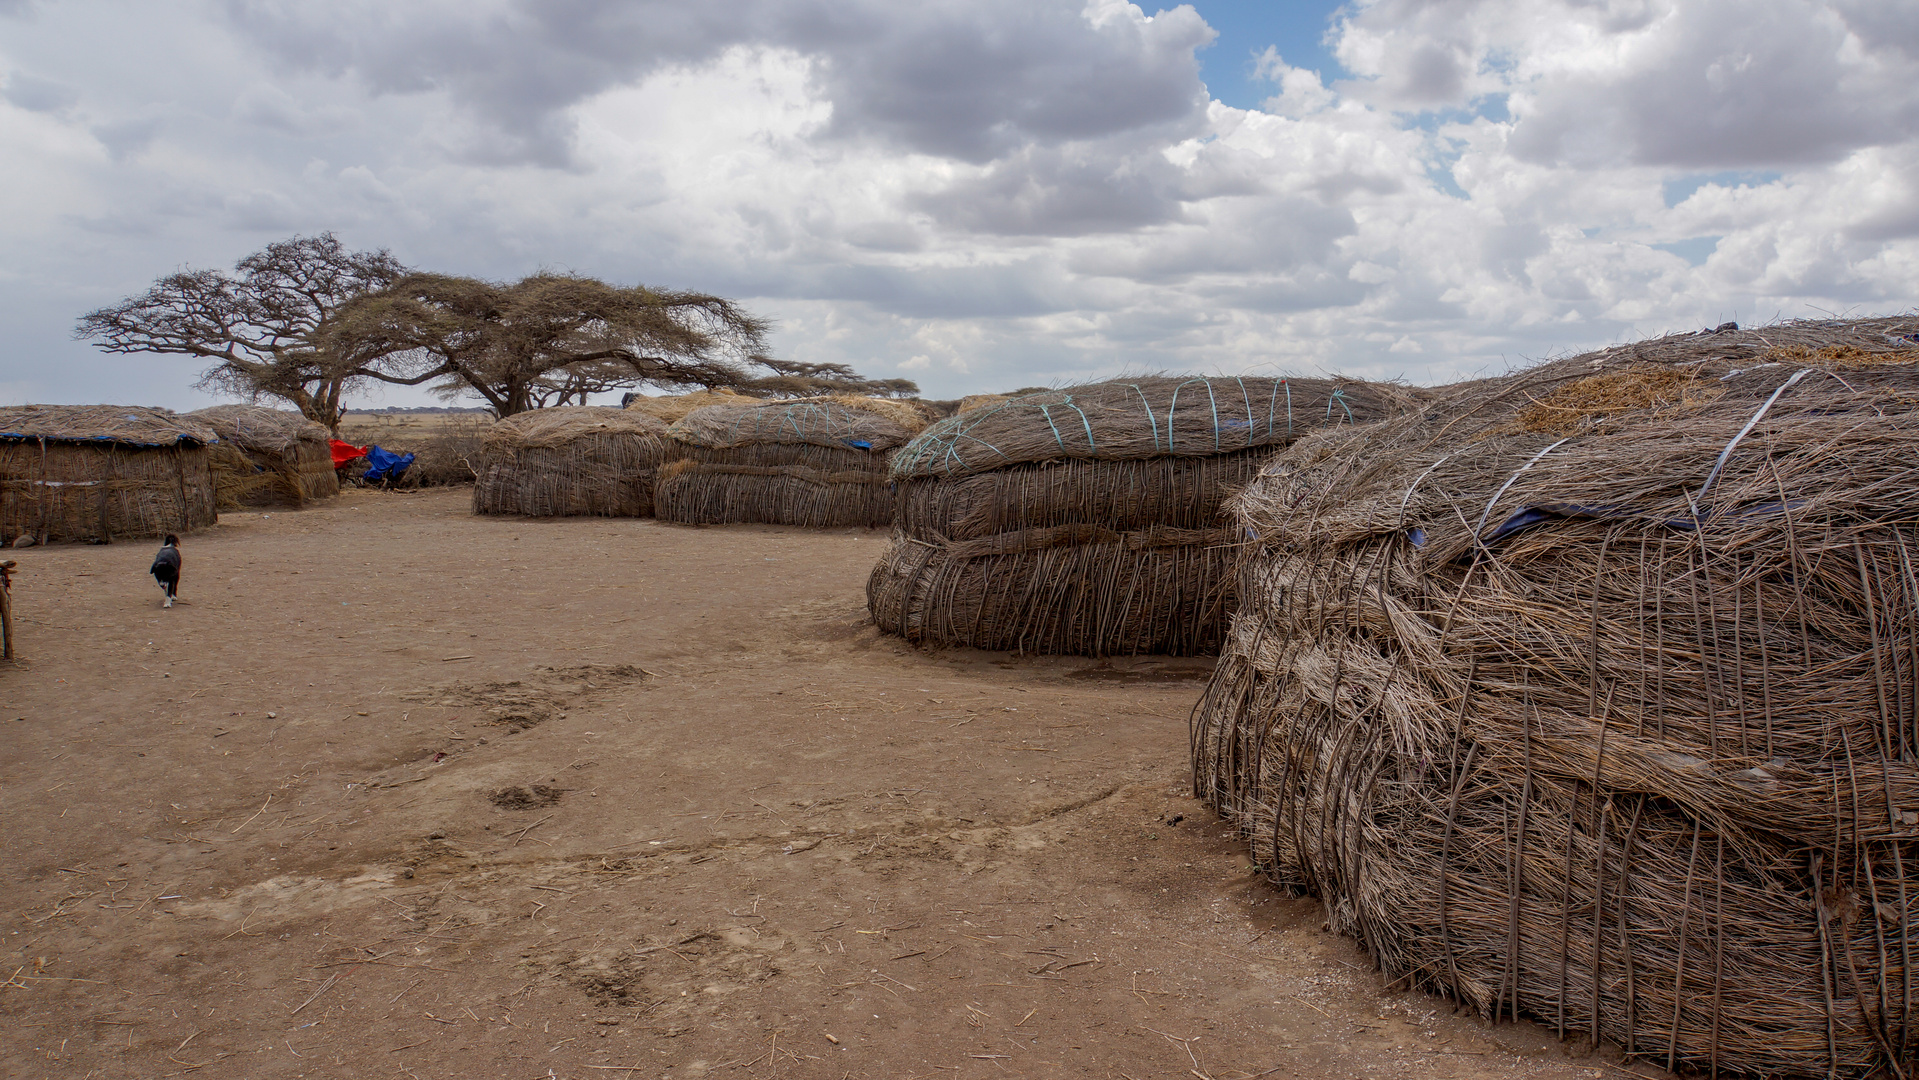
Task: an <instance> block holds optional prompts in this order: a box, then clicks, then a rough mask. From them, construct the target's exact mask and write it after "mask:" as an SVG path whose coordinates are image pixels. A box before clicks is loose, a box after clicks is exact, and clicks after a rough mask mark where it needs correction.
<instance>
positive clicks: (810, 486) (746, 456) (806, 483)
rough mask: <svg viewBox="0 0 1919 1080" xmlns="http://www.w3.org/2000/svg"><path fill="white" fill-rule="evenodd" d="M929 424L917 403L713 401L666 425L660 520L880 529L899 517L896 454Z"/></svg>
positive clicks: (846, 399) (845, 399)
mask: <svg viewBox="0 0 1919 1080" xmlns="http://www.w3.org/2000/svg"><path fill="white" fill-rule="evenodd" d="M925 425H926V417H925V415H924V413H922V412H921V411H920V410H919V409H917V408H915V407H914V406H912V405H909V404H906V403H904V402H897V401H887V400H884V399H880V398H865V397H853V396H850V395H834V396H831V397H819V398H798V399H792V400H783V401H762V400H757V399H754V400H749V401H747V402H745V403H741V404H724V405H708V406H705V407H703V408H699V409H695V410H693V411H692V412H689V413H687V414H686V415H685V416H683V417H681V418H680V419H679V420H678V421H676V422H675V423H674V424H673V426H672V427H670V428H668V429H667V433H668V434H669V435H670V436H671V437H672V438H673V439H674V446H673V448H672V452H673V453H675V454H678V455H679V456H680V460H677V461H673V462H670V463H668V464H667V465H666V466H665V467H664V468H662V469H661V470H660V483H659V489H658V493H657V496H656V499H655V502H656V513H657V514H658V516H659V519H660V520H661V521H677V522H681V523H685V524H696V525H732V524H745V523H757V524H764V525H801V526H806V527H809V528H827V527H832V526H840V525H856V526H863V527H866V528H879V527H882V526H885V525H887V524H889V523H890V522H891V521H892V520H893V485H892V483H891V482H890V481H889V480H888V478H887V474H886V463H887V460H888V458H889V457H890V456H891V454H892V452H893V451H894V450H896V449H898V448H899V447H900V446H901V445H903V444H905V442H906V441H907V440H908V439H910V438H912V436H913V434H914V433H915V432H917V431H918V430H920V429H921V428H922V427H924V426H925Z"/></svg>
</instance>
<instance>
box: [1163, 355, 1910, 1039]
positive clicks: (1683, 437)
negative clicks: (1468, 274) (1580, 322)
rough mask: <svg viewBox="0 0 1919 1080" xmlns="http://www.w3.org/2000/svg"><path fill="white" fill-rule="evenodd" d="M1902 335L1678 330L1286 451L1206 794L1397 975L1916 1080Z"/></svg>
mask: <svg viewBox="0 0 1919 1080" xmlns="http://www.w3.org/2000/svg"><path fill="white" fill-rule="evenodd" d="M1915 335H1919V319H1912V318H1907V319H1890V320H1872V321H1854V322H1838V321H1834V322H1795V323H1787V324H1783V325H1778V326H1771V327H1765V328H1762V329H1759V330H1752V331H1739V330H1736V329H1726V330H1723V331H1721V332H1717V333H1702V334H1693V335H1676V336H1673V337H1669V338H1662V339H1659V340H1656V341H1649V342H1642V343H1640V344H1638V345H1632V346H1625V347H1620V348H1615V349H1609V350H1606V351H1604V352H1599V353H1594V354H1589V355H1586V356H1578V357H1573V358H1571V359H1567V360H1561V361H1556V362H1553V363H1549V364H1545V365H1542V366H1540V367H1537V368H1534V369H1532V370H1530V371H1526V372H1523V373H1520V374H1517V375H1513V376H1509V377H1505V378H1500V379H1493V380H1487V381H1484V382H1480V383H1475V384H1471V385H1467V386H1463V387H1460V388H1458V389H1457V390H1456V391H1455V392H1453V393H1452V394H1451V395H1449V396H1447V397H1445V398H1443V399H1441V400H1440V401H1439V402H1438V403H1437V404H1435V405H1433V406H1432V407H1430V408H1428V409H1427V410H1425V411H1423V412H1422V413H1420V414H1418V415H1414V416H1411V417H1407V418H1403V419H1400V420H1396V421H1389V422H1387V423H1384V424H1380V425H1376V426H1374V427H1372V428H1370V429H1355V430H1352V431H1339V432H1327V433H1323V434H1321V435H1318V436H1314V437H1312V438H1309V439H1306V440H1302V441H1301V442H1300V443H1299V444H1297V445H1296V446H1294V447H1293V448H1292V449H1291V450H1289V451H1288V452H1287V453H1286V454H1284V455H1281V456H1280V457H1278V458H1276V459H1275V460H1274V461H1273V462H1272V463H1271V464H1269V465H1268V466H1267V468H1266V469H1265V470H1264V472H1263V473H1262V474H1261V476H1260V477H1259V479H1258V480H1257V481H1256V482H1255V483H1254V484H1252V485H1251V486H1249V488H1248V489H1247V490H1246V491H1245V493H1244V494H1243V495H1241V496H1240V497H1239V498H1238V499H1237V500H1236V501H1235V502H1234V504H1233V509H1234V510H1235V513H1236V520H1237V525H1238V526H1239V527H1240V528H1242V529H1244V530H1246V531H1247V532H1248V534H1249V535H1250V536H1251V537H1253V541H1252V542H1253V543H1254V544H1256V551H1255V554H1253V555H1252V556H1251V557H1250V558H1249V559H1248V561H1247V563H1246V565H1245V568H1244V569H1243V571H1242V574H1241V578H1240V583H1239V594H1240V595H1239V609H1240V610H1239V613H1238V615H1237V616H1236V617H1235V619H1234V621H1233V625H1232V631H1231V635H1230V638H1229V640H1228V643H1227V646H1226V648H1225V649H1224V650H1223V652H1222V655H1221V657H1220V661H1219V665H1218V668H1217V669H1216V672H1215V674H1214V676H1213V679H1212V682H1211V683H1210V684H1209V686H1208V687H1207V690H1206V693H1205V696H1204V698H1203V700H1202V702H1201V704H1200V706H1199V708H1198V709H1197V710H1196V712H1195V714H1194V731H1193V745H1194V778H1195V784H1196V789H1197V793H1198V794H1200V795H1201V796H1202V797H1204V798H1207V799H1209V800H1210V801H1212V802H1213V803H1214V805H1216V806H1217V807H1218V808H1219V809H1220V810H1221V811H1222V812H1223V813H1225V814H1227V815H1229V816H1231V817H1232V818H1234V819H1236V820H1237V821H1238V822H1239V823H1240V825H1241V827H1242V828H1243V829H1244V830H1245V832H1246V834H1247V835H1248V836H1249V837H1250V839H1251V843H1252V846H1253V851H1254V853H1255V854H1254V858H1255V861H1256V862H1257V863H1258V864H1259V865H1260V866H1262V867H1264V868H1265V869H1266V871H1267V873H1269V874H1270V875H1271V876H1272V878H1273V879H1274V880H1275V881H1276V882H1278V883H1280V884H1282V885H1284V886H1287V887H1289V888H1292V889H1296V890H1300V891H1304V892H1309V893H1313V894H1317V895H1318V896H1320V897H1321V898H1323V900H1324V901H1325V904H1326V909H1327V911H1328V913H1329V917H1330V921H1331V923H1332V925H1333V926H1334V927H1336V928H1337V929H1339V930H1342V931H1345V932H1348V933H1351V934H1353V935H1354V936H1356V937H1357V938H1358V939H1359V940H1360V941H1361V942H1362V943H1363V944H1364V945H1365V946H1366V948H1368V949H1369V950H1370V951H1371V952H1372V953H1373V955H1374V956H1375V957H1376V958H1377V960H1378V962H1379V964H1380V967H1381V968H1382V970H1383V971H1384V972H1385V973H1386V974H1387V975H1388V976H1389V977H1391V978H1393V979H1395V980H1404V981H1407V982H1409V983H1412V984H1418V985H1424V986H1426V987H1429V988H1431V989H1434V990H1437V991H1439V992H1441V993H1444V994H1448V995H1451V996H1454V997H1456V998H1457V999H1459V1000H1460V1001H1462V1002H1465V1003H1467V1004H1469V1005H1471V1006H1472V1007H1473V1008H1475V1009H1477V1010H1478V1011H1479V1012H1481V1013H1482V1014H1484V1015H1488V1016H1492V1017H1498V1016H1501V1015H1503V1014H1510V1015H1514V1016H1519V1015H1530V1016H1532V1017H1534V1018H1537V1019H1540V1020H1542V1021H1544V1022H1546V1023H1548V1024H1552V1025H1554V1026H1556V1027H1557V1028H1558V1029H1559V1030H1560V1031H1561V1032H1562V1033H1563V1034H1567V1035H1581V1036H1586V1037H1589V1038H1591V1039H1592V1040H1593V1041H1595V1042H1597V1041H1600V1040H1605V1041H1608V1042H1611V1043H1613V1044H1616V1045H1618V1046H1620V1047H1622V1048H1624V1049H1625V1051H1626V1052H1627V1053H1628V1054H1630V1055H1635V1056H1640V1057H1644V1058H1648V1059H1652V1060H1654V1061H1657V1062H1658V1063H1660V1064H1662V1065H1665V1066H1667V1067H1674V1066H1691V1067H1695V1068H1712V1069H1714V1070H1718V1069H1727V1070H1731V1071H1737V1072H1750V1073H1755V1074H1766V1075H1808V1076H1810V1075H1821V1076H1823V1075H1846V1076H1863V1075H1866V1074H1872V1075H1911V1072H1912V1068H1913V1065H1914V1063H1915V1059H1916V1058H1919V1030H1915V1021H1916V1020H1919V1016H1916V1015H1915V1009H1916V1008H1919V1000H1916V998H1915V992H1916V990H1919V988H1916V987H1915V985H1914V983H1915V973H1914V962H1915V961H1919V956H1916V955H1915V953H1919V337H1915Z"/></svg>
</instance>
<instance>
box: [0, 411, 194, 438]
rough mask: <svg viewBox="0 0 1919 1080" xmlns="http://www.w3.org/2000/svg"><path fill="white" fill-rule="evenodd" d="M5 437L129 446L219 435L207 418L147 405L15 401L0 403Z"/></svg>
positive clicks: (1, 429)
mask: <svg viewBox="0 0 1919 1080" xmlns="http://www.w3.org/2000/svg"><path fill="white" fill-rule="evenodd" d="M0 439H45V440H47V441H48V442H111V443H122V444H125V445H128V446H173V445H174V444H176V443H183V442H184V443H194V444H198V445H202V446H205V445H208V444H211V443H217V442H219V441H220V436H219V435H218V434H216V433H215V432H214V430H213V429H212V428H211V427H210V426H208V425H207V424H205V423H203V422H199V421H196V420H192V419H189V418H187V417H184V416H180V415H179V414H177V413H175V412H173V411H172V410H170V409H152V408H147V407H145V406H142V405H10V406H4V407H0Z"/></svg>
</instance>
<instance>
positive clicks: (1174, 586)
mask: <svg viewBox="0 0 1919 1080" xmlns="http://www.w3.org/2000/svg"><path fill="white" fill-rule="evenodd" d="M1410 400H1411V397H1410V395H1409V394H1407V393H1406V392H1405V391H1403V390H1400V389H1399V388H1396V387H1391V386H1383V385H1376V384H1370V383H1362V382H1355V381H1351V380H1344V379H1280V378H1270V377H1252V376H1245V377H1221V378H1210V379H1209V378H1168V377H1155V378H1142V379H1120V380H1115V381H1113V382H1105V383H1095V384H1092V385H1089V386H1075V387H1069V388H1067V389H1064V390H1049V391H1045V392H1042V393H1033V394H1025V395H1022V396H1018V397H1013V398H1008V399H1006V400H1003V401H1000V402H996V403H995V402H988V403H985V404H982V405H980V406H979V407H977V408H974V409H971V410H968V411H965V412H962V413H960V414H959V415H957V416H954V417H951V418H949V419H947V420H943V421H941V422H940V423H938V424H935V425H934V426H932V427H930V428H928V429H927V430H926V431H925V432H924V433H922V434H921V435H920V436H919V437H918V438H916V439H914V440H913V442H912V443H910V444H909V445H908V446H907V447H906V448H905V449H903V450H901V451H900V452H899V453H898V454H897V455H895V456H894V459H893V477H894V479H895V480H897V481H898V482H899V484H900V496H899V501H900V509H899V515H898V518H897V526H898V528H897V530H896V532H895V534H894V538H893V544H892V547H891V548H890V549H889V550H888V552H887V554H886V555H885V557H884V558H882V559H881V561H880V563H879V565H878V566H876V567H875V568H874V570H873V574H872V576H871V578H870V579H869V580H868V583H867V604H868V607H869V608H870V609H871V610H872V612H873V618H874V621H875V622H876V623H877V624H878V625H879V627H880V628H881V629H882V630H885V631H888V632H890V633H896V634H901V635H903V636H905V637H906V638H907V639H908V640H911V641H932V642H939V643H943V644H952V645H970V646H973V647H975V648H982V649H998V650H1008V651H1018V652H1036V653H1078V654H1083V655H1089V656H1109V655H1126V654H1134V653H1169V654H1173V655H1194V654H1202V653H1209V652H1212V651H1214V650H1215V649H1217V648H1218V646H1219V642H1220V640H1221V637H1222V636H1223V634H1224V631H1225V626H1226V616H1227V613H1228V610H1229V605H1230V600H1231V593H1232V589H1231V580H1232V577H1231V568H1232V565H1233V560H1234V558H1235V547H1236V543H1237V537H1236V534H1235V533H1234V532H1233V530H1232V529H1231V528H1230V527H1229V525H1230V522H1229V521H1228V520H1226V519H1225V518H1224V517H1223V516H1222V513H1221V505H1222V503H1223V501H1224V499H1225V497H1226V496H1227V494H1228V493H1230V492H1231V491H1233V490H1235V489H1236V488H1238V487H1239V486H1240V485H1241V484H1244V483H1245V482H1246V481H1247V480H1250V479H1251V478H1252V477H1253V476H1254V474H1256V473H1257V472H1258V471H1259V466H1260V463H1261V462H1262V461H1264V460H1265V459H1266V458H1267V457H1269V456H1270V455H1271V454H1273V453H1274V452H1275V451H1276V450H1277V449H1279V448H1280V447H1283V446H1285V445H1286V444H1288V443H1290V442H1291V441H1292V440H1293V439H1295V438H1298V437H1299V436H1301V435H1304V434H1306V433H1307V432H1309V431H1314V430H1317V429H1319V428H1322V427H1326V426H1329V425H1337V426H1345V425H1350V424H1355V423H1363V422H1366V421H1370V420H1375V419H1378V418H1380V417H1383V416H1387V415H1391V414H1392V413H1394V412H1395V411H1397V410H1398V409H1400V408H1402V407H1404V406H1405V405H1406V404H1407V403H1409V402H1410Z"/></svg>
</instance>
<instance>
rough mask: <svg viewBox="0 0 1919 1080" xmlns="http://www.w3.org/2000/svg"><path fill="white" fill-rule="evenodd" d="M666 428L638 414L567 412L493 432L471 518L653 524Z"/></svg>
mask: <svg viewBox="0 0 1919 1080" xmlns="http://www.w3.org/2000/svg"><path fill="white" fill-rule="evenodd" d="M665 447H666V425H665V424H663V423H661V422H660V421H659V420H658V419H657V418H655V417H653V416H651V415H649V414H647V413H645V412H642V411H638V410H633V409H609V408H600V407H598V406H593V405H562V406H558V407H556V408H551V409H535V410H534V411H532V412H524V413H520V414H518V415H516V416H509V417H507V418H506V419H504V420H501V421H500V422H499V423H497V424H494V425H493V426H492V427H490V428H488V429H487V431H486V434H485V436H484V437H483V438H482V441H481V450H480V461H479V462H478V463H476V467H475V469H474V472H475V473H477V474H478V480H477V481H476V483H475V484H474V486H473V512H474V513H476V514H524V515H526V516H528V517H570V516H586V515H593V516H599V517H651V516H653V485H654V482H655V479H656V477H657V475H658V473H659V468H660V462H661V461H662V460H663V458H664V455H665Z"/></svg>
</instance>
